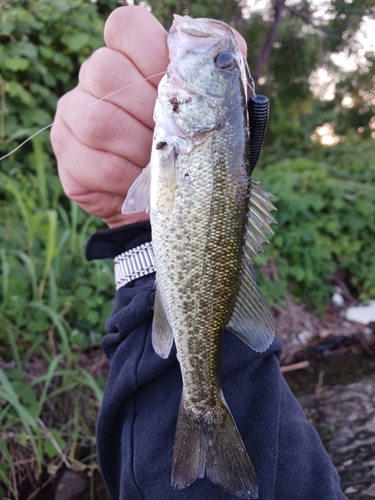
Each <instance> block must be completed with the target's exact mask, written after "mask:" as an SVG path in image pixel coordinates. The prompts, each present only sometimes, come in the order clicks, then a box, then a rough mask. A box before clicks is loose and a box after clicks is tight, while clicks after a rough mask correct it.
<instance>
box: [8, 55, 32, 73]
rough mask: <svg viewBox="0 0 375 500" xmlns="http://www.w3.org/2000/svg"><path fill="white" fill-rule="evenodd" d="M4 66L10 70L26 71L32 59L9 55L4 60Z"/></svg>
mask: <svg viewBox="0 0 375 500" xmlns="http://www.w3.org/2000/svg"><path fill="white" fill-rule="evenodd" d="M3 65H4V68H6V69H9V70H10V71H25V69H27V68H28V67H29V65H30V61H29V60H28V59H25V58H24V57H11V58H10V57H8V58H6V59H5V60H4V61H3Z"/></svg>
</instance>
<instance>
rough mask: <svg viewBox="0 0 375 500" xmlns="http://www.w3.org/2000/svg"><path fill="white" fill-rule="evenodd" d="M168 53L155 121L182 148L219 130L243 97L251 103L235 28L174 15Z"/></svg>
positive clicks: (244, 65) (220, 23) (215, 22)
mask: <svg viewBox="0 0 375 500" xmlns="http://www.w3.org/2000/svg"><path fill="white" fill-rule="evenodd" d="M168 48H169V55H170V59H171V62H170V64H169V66H168V71H167V74H166V75H165V76H164V77H163V79H162V81H161V82H160V85H159V97H158V101H157V104H156V107H155V115H154V119H155V122H156V123H157V125H158V126H160V127H161V128H162V129H164V130H165V131H167V133H168V134H169V135H170V136H173V137H176V139H177V138H179V139H180V141H181V144H182V143H183V141H184V140H185V141H188V142H190V143H191V142H193V143H196V142H197V141H199V140H202V139H203V137H204V136H205V135H207V133H211V132H213V131H214V130H218V129H220V127H221V125H222V124H223V123H224V122H225V120H226V119H227V117H228V115H229V114H230V113H231V110H232V109H233V106H234V105H235V103H238V93H239V92H241V95H242V96H243V100H244V103H246V102H247V99H248V92H249V87H248V85H247V78H246V61H245V58H244V56H243V55H242V53H241V51H240V50H239V48H238V44H237V41H236V38H235V35H234V32H233V30H232V29H231V28H230V26H228V25H227V24H224V23H222V22H220V21H215V20H212V19H192V18H190V17H188V16H184V17H181V16H175V21H174V24H173V26H172V27H171V29H170V32H169V35H168ZM251 92H252V91H251V88H250V93H251ZM236 96H237V97H236ZM202 134H203V137H202ZM180 141H178V140H177V141H176V142H177V143H178V142H180Z"/></svg>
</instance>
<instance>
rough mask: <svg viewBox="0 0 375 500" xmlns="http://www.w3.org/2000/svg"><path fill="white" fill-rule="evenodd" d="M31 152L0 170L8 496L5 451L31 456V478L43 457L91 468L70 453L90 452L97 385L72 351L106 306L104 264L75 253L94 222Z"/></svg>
mask: <svg viewBox="0 0 375 500" xmlns="http://www.w3.org/2000/svg"><path fill="white" fill-rule="evenodd" d="M33 149H34V151H33V153H31V154H30V155H29V157H27V158H26V162H27V164H28V165H29V171H28V172H27V173H26V174H25V172H24V171H22V170H21V169H20V168H18V169H17V168H16V167H15V168H14V169H13V170H12V171H11V172H10V173H9V174H8V175H5V174H4V173H2V172H0V186H1V187H0V236H1V240H2V244H1V248H0V325H1V327H0V338H1V345H2V358H3V360H4V361H5V364H6V365H7V364H8V365H9V366H10V368H9V369H6V370H0V384H1V389H0V402H1V403H0V415H1V418H0V422H1V426H0V429H1V433H2V435H3V436H5V437H4V438H3V440H2V444H1V447H0V469H1V470H2V471H4V475H3V477H2V479H3V480H4V482H5V485H6V486H7V487H8V488H9V489H10V490H11V491H13V492H14V495H15V496H16V497H17V495H16V490H17V488H19V487H21V485H22V481H23V479H21V478H22V470H21V471H19V470H18V469H17V466H16V465H15V458H16V457H15V456H13V454H12V453H11V452H10V450H18V452H17V453H18V454H21V455H22V456H29V455H30V454H31V455H32V456H33V457H34V466H35V468H36V478H38V476H39V475H40V474H41V472H42V467H43V465H44V466H46V463H48V467H49V468H50V470H51V473H53V472H55V471H56V470H57V468H56V464H57V463H65V464H67V465H69V466H72V467H73V468H74V467H76V468H78V469H80V468H81V469H82V468H85V467H86V468H88V469H92V468H95V467H97V465H96V463H95V461H93V460H91V461H89V462H88V463H87V464H82V463H81V462H79V459H81V458H82V459H84V458H85V457H86V456H87V452H85V451H84V450H85V449H86V448H87V447H88V448H89V450H90V454H94V455H93V457H94V456H95V453H94V444H95V440H94V436H93V430H94V424H95V420H96V415H97V409H98V404H99V403H100V401H101V398H102V391H103V383H102V381H100V380H95V379H94V378H93V377H92V376H91V375H90V373H89V372H88V371H87V370H85V369H84V368H83V367H82V366H81V364H80V357H81V354H80V353H81V349H86V348H88V347H90V346H93V345H98V343H99V342H100V339H101V337H102V334H103V333H104V320H105V319H106V317H107V316H108V314H109V310H110V309H111V308H112V302H113V270H112V265H111V263H107V262H105V261H104V262H100V263H96V264H89V263H87V262H85V261H84V259H83V250H84V244H85V241H86V239H87V237H88V235H89V234H90V233H92V232H93V231H94V230H95V229H96V228H97V227H98V223H97V222H96V221H95V220H94V219H93V218H91V217H88V216H87V214H84V213H83V212H82V211H81V210H80V209H78V207H77V205H75V204H73V203H66V201H65V198H64V197H63V194H62V189H61V186H60V183H59V182H58V179H57V177H56V176H55V175H54V174H51V173H50V172H49V171H48V169H47V165H48V158H47V156H46V154H45V152H44V151H43V149H42V146H41V142H40V141H39V139H38V138H34V139H33ZM31 360H33V363H37V364H39V365H40V367H39V369H38V370H35V369H33V363H32V364H31V365H30V363H31ZM88 389H89V390H88ZM51 408H53V413H52V414H51ZM10 430H11V432H10ZM61 461H62V462H61ZM51 467H52V468H51ZM21 469H22V468H21ZM10 471H12V475H11V474H10ZM10 477H13V478H15V477H19V483H17V484H14V483H12V482H11V481H10V479H9V478H10Z"/></svg>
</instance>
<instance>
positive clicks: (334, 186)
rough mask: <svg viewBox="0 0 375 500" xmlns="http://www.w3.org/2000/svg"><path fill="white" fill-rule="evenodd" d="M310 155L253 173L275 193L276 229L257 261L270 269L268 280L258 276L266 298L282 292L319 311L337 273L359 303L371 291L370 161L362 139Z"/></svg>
mask: <svg viewBox="0 0 375 500" xmlns="http://www.w3.org/2000/svg"><path fill="white" fill-rule="evenodd" d="M311 156H316V157H317V158H319V157H320V158H321V159H320V160H313V159H307V158H297V159H294V160H283V161H280V162H278V163H274V164H271V165H268V166H267V167H265V168H264V169H263V170H262V172H261V173H260V174H259V177H261V179H262V185H263V186H264V187H266V188H267V189H269V190H270V191H271V192H272V193H273V194H274V195H275V199H274V203H275V205H276V206H277V208H278V213H277V214H276V218H277V220H278V226H275V227H274V231H275V235H274V237H272V239H271V245H270V247H268V248H267V249H266V252H265V254H264V255H262V257H261V259H260V260H259V259H258V260H257V261H256V265H257V266H260V267H262V266H268V267H271V268H272V269H274V270H275V272H274V273H273V279H270V278H269V277H268V278H267V276H266V277H264V276H263V277H262V276H260V278H259V279H260V282H263V286H264V287H265V289H266V291H267V295H268V296H269V298H270V300H271V302H272V301H275V300H280V298H281V297H282V295H283V294H284V293H285V292H286V291H287V290H288V291H289V292H291V293H292V295H293V296H294V297H295V299H296V300H298V301H302V302H304V303H305V304H307V305H309V306H310V307H312V308H315V309H317V310H318V311H320V312H322V311H323V310H324V309H325V308H326V306H327V301H328V297H329V294H330V292H331V288H332V287H331V285H330V279H331V277H332V275H333V273H335V272H336V271H338V270H344V271H346V272H347V275H348V277H349V284H350V285H351V286H352V287H353V288H354V289H355V290H356V291H357V293H358V296H359V297H360V298H361V299H362V300H364V301H367V300H368V299H369V298H370V297H373V296H374V295H375V254H374V251H373V242H374V240H375V187H374V183H373V182H371V181H373V180H374V177H375V165H374V162H373V161H372V158H373V145H372V144H370V143H366V142H363V143H360V144H357V145H356V146H355V147H353V145H352V144H349V145H348V144H347V145H345V143H343V144H340V145H338V146H337V147H335V148H325V149H322V150H317V151H315V152H314V153H313V154H312V155H311ZM323 157H324V158H325V159H326V161H325V162H323V161H322V159H323ZM268 275H270V273H269V272H268ZM275 279H276V282H275V281H274V280H275Z"/></svg>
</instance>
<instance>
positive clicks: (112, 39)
mask: <svg viewBox="0 0 375 500" xmlns="http://www.w3.org/2000/svg"><path fill="white" fill-rule="evenodd" d="M104 40H105V43H106V45H107V47H109V48H111V49H114V50H118V51H119V52H122V53H123V54H125V55H126V56H127V57H128V58H129V59H131V61H132V62H133V63H134V64H135V66H136V67H137V68H138V70H139V71H140V73H142V75H143V76H144V77H146V78H148V77H150V76H153V75H157V74H159V73H163V74H164V72H165V71H166V69H167V66H168V63H169V56H168V47H167V32H166V31H165V29H164V28H163V26H162V25H161V24H160V23H159V21H158V20H157V19H156V18H155V17H154V16H153V15H152V14H151V13H150V12H149V11H148V10H147V9H145V8H144V7H139V6H126V7H119V8H118V9H116V10H114V11H113V12H112V13H111V15H110V16H109V18H108V19H107V22H106V25H105V28H104ZM162 76H163V75H162V74H160V75H158V76H155V77H154V78H150V80H149V81H150V82H151V83H152V84H153V85H154V86H155V87H157V85H158V83H159V81H160V80H161V78H162Z"/></svg>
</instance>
